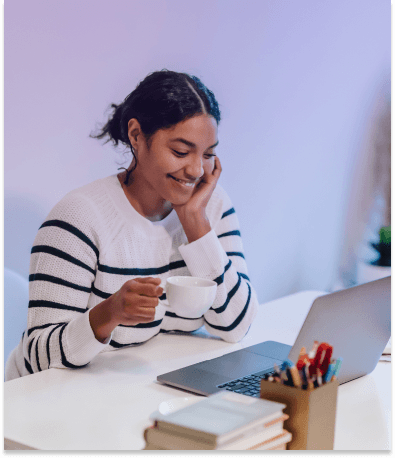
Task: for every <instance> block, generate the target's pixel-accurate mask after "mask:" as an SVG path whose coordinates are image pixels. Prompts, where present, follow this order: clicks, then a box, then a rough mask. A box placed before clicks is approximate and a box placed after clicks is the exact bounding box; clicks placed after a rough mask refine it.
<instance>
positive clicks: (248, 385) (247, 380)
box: [217, 369, 275, 398]
mask: <svg viewBox="0 0 395 458" xmlns="http://www.w3.org/2000/svg"><path fill="white" fill-rule="evenodd" d="M274 373H275V371H274V370H273V369H272V370H270V369H269V370H265V371H264V372H257V373H256V374H252V375H247V376H246V377H241V378H238V379H236V380H232V381H230V382H227V383H224V384H222V385H217V388H225V390H228V391H234V392H235V393H241V394H245V395H246V396H252V397H255V398H259V395H260V391H261V380H262V379H263V378H264V377H265V376H266V375H272V374H274Z"/></svg>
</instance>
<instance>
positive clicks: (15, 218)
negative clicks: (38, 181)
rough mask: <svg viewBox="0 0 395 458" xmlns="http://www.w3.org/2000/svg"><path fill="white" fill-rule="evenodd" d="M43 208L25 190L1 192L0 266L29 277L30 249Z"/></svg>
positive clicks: (41, 218) (40, 222) (42, 218)
mask: <svg viewBox="0 0 395 458" xmlns="http://www.w3.org/2000/svg"><path fill="white" fill-rule="evenodd" d="M46 216H47V215H46V212H45V210H44V209H43V208H42V206H41V204H40V203H38V202H35V201H34V200H33V199H31V198H30V197H29V196H27V195H25V194H17V193H14V192H7V191H6V192H5V196H4V266H5V267H8V268H9V269H11V270H13V271H14V272H17V273H18V274H20V275H21V276H22V277H24V278H26V280H28V279H29V263H30V251H31V249H32V246H33V242H34V239H35V237H36V235H37V231H38V228H39V227H40V226H41V224H42V223H43V222H44V219H45V217H46Z"/></svg>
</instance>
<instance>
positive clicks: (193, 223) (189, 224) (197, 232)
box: [181, 214, 211, 243]
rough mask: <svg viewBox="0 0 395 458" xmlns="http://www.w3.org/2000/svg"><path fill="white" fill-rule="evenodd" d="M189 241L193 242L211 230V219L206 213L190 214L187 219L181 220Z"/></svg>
mask: <svg viewBox="0 0 395 458" xmlns="http://www.w3.org/2000/svg"><path fill="white" fill-rule="evenodd" d="M181 224H182V226H183V229H184V232H185V235H186V236H187V239H188V242H189V243H192V242H194V241H196V240H198V239H200V238H201V237H203V236H205V235H206V234H208V233H209V232H210V231H211V225H210V221H209V220H208V218H207V216H206V214H204V215H202V214H192V215H189V216H188V218H186V219H185V221H184V222H183V221H181Z"/></svg>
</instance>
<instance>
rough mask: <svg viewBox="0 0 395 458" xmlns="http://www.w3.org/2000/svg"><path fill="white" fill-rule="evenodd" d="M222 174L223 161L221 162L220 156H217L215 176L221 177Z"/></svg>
mask: <svg viewBox="0 0 395 458" xmlns="http://www.w3.org/2000/svg"><path fill="white" fill-rule="evenodd" d="M221 172H222V165H221V161H220V160H219V157H218V156H215V165H214V170H213V175H214V176H218V177H219V176H220V175H221Z"/></svg>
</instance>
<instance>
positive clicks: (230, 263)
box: [214, 261, 232, 285]
mask: <svg viewBox="0 0 395 458" xmlns="http://www.w3.org/2000/svg"><path fill="white" fill-rule="evenodd" d="M231 265H232V261H229V262H228V264H226V266H225V270H224V273H223V274H222V275H220V276H219V277H217V278H214V281H215V282H216V283H217V285H220V284H221V283H223V281H224V275H225V272H226V271H227V270H229V267H230V266H231Z"/></svg>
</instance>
